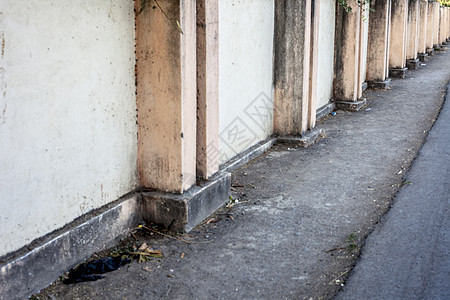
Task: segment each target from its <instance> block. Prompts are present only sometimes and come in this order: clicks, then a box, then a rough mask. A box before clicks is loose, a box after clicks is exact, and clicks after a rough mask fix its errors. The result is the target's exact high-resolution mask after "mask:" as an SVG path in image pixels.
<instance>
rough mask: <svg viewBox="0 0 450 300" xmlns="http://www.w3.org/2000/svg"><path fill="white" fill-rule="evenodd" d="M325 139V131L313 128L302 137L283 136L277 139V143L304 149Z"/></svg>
mask: <svg viewBox="0 0 450 300" xmlns="http://www.w3.org/2000/svg"><path fill="white" fill-rule="evenodd" d="M323 137H325V134H324V132H323V129H317V128H313V129H311V130H308V131H307V132H306V133H305V134H303V135H302V136H282V137H278V138H277V143H281V144H289V145H296V146H300V147H303V148H306V147H309V146H311V145H312V144H314V143H316V142H317V141H319V140H320V139H322V138H323Z"/></svg>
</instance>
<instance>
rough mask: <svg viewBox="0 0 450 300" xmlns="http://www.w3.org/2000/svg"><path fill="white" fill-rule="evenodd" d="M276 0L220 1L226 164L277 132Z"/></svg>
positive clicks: (222, 142) (222, 131)
mask: <svg viewBox="0 0 450 300" xmlns="http://www.w3.org/2000/svg"><path fill="white" fill-rule="evenodd" d="M273 26H274V0H220V2H219V32H220V34H219V134H220V146H219V151H220V162H221V163H223V162H225V161H227V160H228V159H230V158H232V157H233V156H235V155H236V154H238V153H239V152H241V151H244V150H245V149H247V148H249V147H250V146H252V145H253V144H255V143H257V142H258V141H260V140H263V139H265V138H266V137H267V136H269V135H270V134H271V133H272V127H273V125H272V107H273V96H272V93H273V92H272V64H273V62H272V52H273Z"/></svg>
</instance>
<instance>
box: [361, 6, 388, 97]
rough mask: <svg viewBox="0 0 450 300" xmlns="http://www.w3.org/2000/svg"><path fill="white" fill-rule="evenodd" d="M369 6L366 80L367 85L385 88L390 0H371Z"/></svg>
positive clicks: (386, 81)
mask: <svg viewBox="0 0 450 300" xmlns="http://www.w3.org/2000/svg"><path fill="white" fill-rule="evenodd" d="M370 8H371V11H370V19H369V41H368V49H367V71H366V80H367V81H368V83H369V87H372V88H384V89H387V88H389V86H390V82H391V80H390V78H387V77H388V72H389V70H388V66H389V34H390V30H389V26H390V19H391V15H390V14H391V0H372V1H370Z"/></svg>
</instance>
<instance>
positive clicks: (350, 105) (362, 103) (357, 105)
mask: <svg viewBox="0 0 450 300" xmlns="http://www.w3.org/2000/svg"><path fill="white" fill-rule="evenodd" d="M335 103H336V109H340V110H346V111H360V110H361V109H363V108H364V107H366V106H367V99H366V98H360V99H358V100H356V101H345V100H337V101H335Z"/></svg>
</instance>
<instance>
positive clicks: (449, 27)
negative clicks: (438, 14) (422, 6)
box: [445, 7, 450, 41]
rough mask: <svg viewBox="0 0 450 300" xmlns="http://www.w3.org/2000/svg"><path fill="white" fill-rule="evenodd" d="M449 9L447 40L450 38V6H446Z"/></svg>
mask: <svg viewBox="0 0 450 300" xmlns="http://www.w3.org/2000/svg"><path fill="white" fill-rule="evenodd" d="M445 9H446V11H447V41H449V40H450V7H446V8H445Z"/></svg>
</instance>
